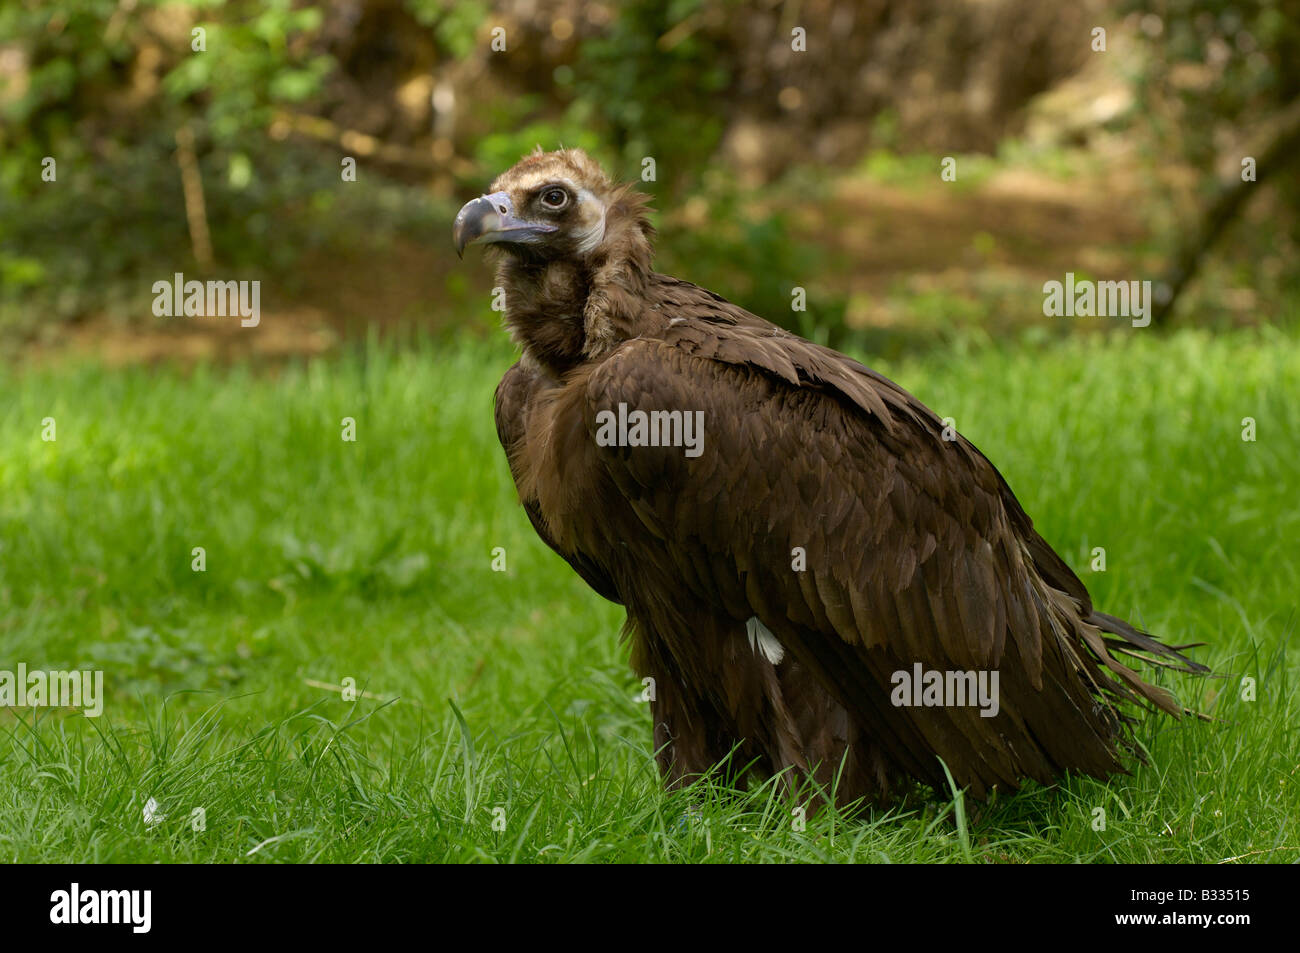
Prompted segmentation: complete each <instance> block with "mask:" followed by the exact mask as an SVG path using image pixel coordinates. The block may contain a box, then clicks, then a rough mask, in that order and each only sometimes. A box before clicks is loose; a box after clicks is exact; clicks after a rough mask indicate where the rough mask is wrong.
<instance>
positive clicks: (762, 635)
mask: <svg viewBox="0 0 1300 953" xmlns="http://www.w3.org/2000/svg"><path fill="white" fill-rule="evenodd" d="M745 633H746V634H747V635H748V636H749V647H750V648H751V649H753V650H754V651H755V652H756V653H758V654H760V655H762V656H763V658H765V659H767V660H768V661H769V662H771V663H772V664H773V665H780V664H781V659H783V658H785V646H783V645H782V644H781V643H780V642H779V641H777V638H776V636H775V635H773V634H772V630H771V629H769V628H768V627H767V626H765V625H764V624H763V623H762V622H760V621H759V620H758V616H756V615H755V616H750V617H749V621H748V622H746V623H745Z"/></svg>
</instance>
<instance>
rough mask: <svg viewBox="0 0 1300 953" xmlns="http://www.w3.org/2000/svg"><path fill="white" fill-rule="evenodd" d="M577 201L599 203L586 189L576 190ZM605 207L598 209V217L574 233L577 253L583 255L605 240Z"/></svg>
mask: <svg viewBox="0 0 1300 953" xmlns="http://www.w3.org/2000/svg"><path fill="white" fill-rule="evenodd" d="M578 201H579V203H591V204H594V205H600V199H598V198H596V196H594V195H592V194H591V193H590V192H588V191H587V190H586V189H579V190H578ZM605 211H606V210H605V209H604V208H603V207H602V208H601V210H600V218H599V219H597V220H596V221H594V222H592V223H591V224H590V225H588V226H587V227H586V228H585V229H582V230H581V231H579V232H577V233H576V237H577V239H578V254H580V255H585V254H586V253H587V252H589V251H591V250H592V249H593V248H595V247H596V246H597V245H599V244H600V243H601V242H602V241H604V240H605Z"/></svg>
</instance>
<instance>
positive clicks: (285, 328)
mask: <svg viewBox="0 0 1300 953" xmlns="http://www.w3.org/2000/svg"><path fill="white" fill-rule="evenodd" d="M1098 28H1100V30H1102V31H1104V36H1099V34H1098V32H1097V31H1098ZM796 29H802V30H803V31H804V35H805V42H806V51H796V50H794V49H792V45H797V43H792V36H793V35H794V31H796ZM494 40H495V41H496V42H495V43H494ZM1103 45H1104V49H1101V48H1100V47H1101V46H1103ZM494 46H496V47H497V48H496V49H494ZM500 47H504V49H501V48H500ZM537 144H541V145H542V146H544V147H546V148H554V147H556V146H558V145H560V144H563V145H566V146H581V147H583V148H585V149H587V150H589V151H590V152H592V153H593V154H595V155H596V156H598V157H599V158H600V160H601V161H602V162H604V163H605V164H606V166H607V168H609V169H610V170H611V171H612V172H613V173H614V174H615V175H616V176H617V177H619V178H623V179H636V178H641V177H642V172H643V170H644V169H645V168H646V166H645V160H646V159H647V158H650V159H653V160H654V168H653V176H654V177H653V181H646V182H644V183H643V187H644V188H645V189H646V190H647V191H649V192H651V193H652V194H653V195H654V197H655V200H656V207H657V210H658V211H657V214H656V224H657V225H658V226H659V228H660V230H661V235H662V237H661V240H660V243H659V268H660V270H662V271H666V272H669V273H672V274H676V275H678V276H680V277H685V278H688V279H690V280H692V281H695V282H696V283H699V284H702V285H705V286H707V287H710V288H712V289H713V290H716V291H718V292H719V293H721V294H723V295H725V296H727V297H729V298H731V299H733V300H735V301H737V302H738V303H740V304H742V305H744V306H746V307H748V308H749V309H751V310H753V311H756V312H758V313H759V314H762V315H764V316H765V317H768V318H770V319H772V320H775V321H778V322H780V323H783V324H786V325H788V326H790V327H792V328H794V329H795V330H798V331H800V332H802V333H804V334H806V335H810V336H813V337H816V338H818V339H820V340H823V341H827V342H829V343H831V344H833V345H837V346H859V347H861V348H863V349H865V350H867V351H868V352H871V353H877V354H881V355H882V356H887V355H889V354H892V353H895V352H897V351H900V350H903V349H907V348H912V347H929V346H931V345H934V344H936V343H943V342H945V341H946V340H948V338H949V337H950V336H951V335H952V334H953V333H954V332H961V331H962V330H971V329H977V330H978V329H984V330H987V331H988V333H990V334H993V335H1006V334H1016V333H1021V332H1024V333H1029V334H1033V335H1042V334H1059V333H1067V332H1075V331H1084V332H1095V331H1098V330H1114V329H1115V328H1116V327H1122V326H1124V324H1125V322H1122V321H1120V322H1116V321H1113V320H1112V321H1107V320H1105V319H1078V318H1059V319H1052V318H1046V317H1044V316H1043V314H1042V301H1043V295H1042V284H1043V282H1044V281H1047V280H1053V279H1055V280H1062V279H1063V277H1064V273H1065V272H1066V271H1073V272H1074V273H1075V274H1076V276H1077V277H1090V278H1095V279H1126V280H1132V279H1151V280H1153V281H1155V282H1157V283H1158V293H1159V294H1160V299H1161V302H1162V305H1163V306H1162V308H1161V309H1160V313H1159V314H1157V316H1156V317H1157V320H1156V324H1157V325H1160V324H1171V323H1184V324H1185V323H1192V324H1199V325H1208V326H1211V327H1225V326H1229V325H1241V324H1257V323H1274V324H1276V323H1283V322H1288V321H1289V320H1290V319H1291V318H1292V317H1293V316H1294V314H1295V311H1296V308H1295V301H1296V300H1297V297H1296V296H1297V291H1298V285H1300V269H1297V268H1296V264H1297V254H1298V247H1297V237H1298V235H1300V230H1298V229H1297V224H1298V221H1300V219H1298V217H1297V210H1298V208H1300V205H1298V203H1300V179H1298V178H1297V175H1296V170H1297V166H1298V158H1300V3H1296V2H1291V0H1286V2H1277V3H1274V2H1241V0H1238V2H1219V0H1164V2H1149V3H1142V2H1134V0H978V2H973V0H972V2H952V0H864V2H858V3H842V2H839V3H837V2H829V0H811V2H802V3H773V2H764V0H752V2H701V0H674V2H669V3H662V2H648V0H634V2H629V3H601V2H575V0H500V2H494V3H493V2H482V0H455V2H438V0H336V2H327V3H317V4H306V3H300V2H293V0H271V2H243V0H232V2H226V3H220V2H199V3H156V2H153V0H13V2H9V3H6V4H4V6H3V9H2V10H0V202H3V206H2V207H0V346H3V347H4V349H5V350H6V351H8V352H10V353H13V352H15V351H16V352H18V353H21V354H24V355H31V354H44V353H48V352H49V351H51V350H53V351H55V352H62V351H66V350H69V349H70V350H73V351H77V350H82V351H85V350H89V351H93V352H94V353H96V354H99V355H102V356H105V357H107V358H108V359H109V360H113V361H118V360H120V361H141V360H143V361H151V360H155V359H157V358H163V357H179V358H182V359H189V358H195V357H210V356H216V357H218V358H224V357H228V356H241V355H286V354H314V353H321V352H325V351H329V350H331V349H334V348H337V347H339V346H340V345H341V344H343V343H344V342H346V341H347V340H348V339H349V338H351V337H354V336H356V335H358V334H365V333H367V332H368V331H370V330H372V329H376V328H377V329H379V330H380V331H381V332H382V333H384V334H388V335H402V334H405V333H408V332H409V331H410V330H411V329H418V330H419V333H426V332H433V333H437V334H441V333H444V332H446V333H460V332H462V331H464V332H467V333H474V334H483V333H490V332H491V330H492V329H493V328H494V327H495V326H496V319H497V318H498V317H499V316H498V315H495V314H493V313H492V312H491V311H490V310H489V308H488V302H489V298H488V292H489V289H490V284H491V282H490V280H489V275H488V273H487V271H486V269H485V268H484V266H483V265H482V263H481V261H480V258H481V256H478V255H472V256H470V261H469V262H468V263H467V266H461V265H459V264H458V263H457V261H456V258H455V256H454V254H453V253H452V249H451V244H450V240H449V237H448V234H449V228H450V222H451V218H452V216H453V215H454V213H455V210H456V208H457V207H458V206H459V205H460V204H461V203H462V202H463V201H464V200H466V199H467V198H469V197H471V196H474V195H477V194H479V193H480V192H482V191H483V190H484V189H485V188H486V186H487V184H488V183H489V182H490V181H491V179H492V178H493V177H494V176H495V175H496V174H497V173H498V172H500V171H502V170H503V169H504V168H506V167H508V166H509V165H511V164H512V163H513V162H515V161H516V160H517V159H518V158H519V157H520V156H521V155H522V154H523V153H524V152H526V151H528V150H530V149H532V148H533V146H535V145H537ZM1247 156H1250V157H1253V158H1255V159H1256V160H1257V170H1256V172H1255V181H1253V182H1243V181H1242V174H1241V173H1242V160H1243V157H1247ZM46 157H50V158H53V159H54V160H55V163H56V177H55V179H54V181H48V180H47V177H46V176H43V170H45V165H43V162H44V160H45V159H46ZM945 157H949V158H952V159H955V160H956V162H955V166H954V167H953V168H955V172H956V178H955V181H944V180H943V179H941V175H940V173H941V168H942V162H943V160H944V158H945ZM348 158H351V159H354V160H355V165H356V171H355V181H346V180H345V177H344V175H343V174H342V169H343V166H344V162H345V160H346V159H348ZM176 271H182V272H184V273H185V276H186V278H187V279H188V278H199V279H203V278H209V277H211V278H220V279H225V280H228V279H232V278H239V279H252V278H257V279H260V280H261V281H262V282H263V287H262V299H261V306H262V311H263V319H262V322H261V326H260V327H259V328H258V329H257V330H256V332H249V331H247V330H244V329H241V328H239V326H238V322H231V321H229V320H225V319H210V318H199V319H195V318H189V319H175V318H156V317H154V316H153V314H152V311H151V307H150V306H151V302H152V293H151V291H150V288H151V286H152V283H153V282H154V281H156V280H158V279H160V278H168V277H169V276H170V275H171V274H173V273H174V272H176ZM796 285H798V286H802V287H805V288H807V289H808V295H809V299H808V300H809V306H808V310H807V311H806V312H802V313H800V312H792V310H791V307H790V301H791V298H790V293H791V288H792V287H794V286H796Z"/></svg>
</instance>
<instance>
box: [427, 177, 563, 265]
mask: <svg viewBox="0 0 1300 953" xmlns="http://www.w3.org/2000/svg"><path fill="white" fill-rule="evenodd" d="M557 227H558V226H555V225H548V224H545V223H543V222H525V221H522V220H520V219H517V218H515V209H514V205H513V204H512V203H511V201H510V196H509V195H507V194H506V193H505V192H493V193H492V194H491V195H483V196H480V197H479V198H476V199H474V201H472V202H466V203H465V205H464V206H463V207H462V208H461V210H460V211H459V212H458V213H457V214H456V223H455V224H454V225H453V226H452V227H451V240H452V242H453V243H454V244H455V245H456V254H457V255H458V256H463V255H464V253H465V246H466V245H470V244H473V243H474V242H480V241H481V242H535V241H539V240H540V239H541V236H543V235H545V234H547V233H548V232H553V231H555V230H556V228H557Z"/></svg>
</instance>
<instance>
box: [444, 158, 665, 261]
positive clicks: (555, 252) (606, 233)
mask: <svg viewBox="0 0 1300 953" xmlns="http://www.w3.org/2000/svg"><path fill="white" fill-rule="evenodd" d="M645 204H646V199H645V197H644V196H642V195H639V194H638V193H636V192H633V191H632V190H631V188H630V187H629V186H618V185H614V184H613V183H612V182H611V181H610V179H609V177H608V176H607V175H605V173H604V171H603V170H602V169H601V168H600V166H599V165H598V164H597V163H596V162H595V161H594V160H593V159H592V158H591V157H589V156H588V155H587V154H586V153H585V152H583V151H581V150H580V149H562V150H560V151H558V152H542V151H541V149H540V148H539V149H538V150H537V151H536V152H534V153H533V154H531V155H528V156H525V157H524V158H523V159H522V160H520V161H519V162H518V163H516V164H515V165H514V166H512V167H511V168H510V169H508V170H507V171H505V172H503V173H502V174H501V175H499V176H498V177H497V179H496V181H495V182H493V183H492V186H491V188H490V190H489V192H488V194H487V195H483V196H481V197H479V198H476V199H474V200H473V201H472V202H468V203H466V205H465V206H464V207H463V208H462V209H461V210H460V213H459V214H458V215H457V216H456V222H455V225H454V226H453V227H452V241H453V242H455V245H456V252H457V254H463V253H464V251H465V246H467V245H472V244H476V243H477V244H488V243H491V244H493V245H496V246H498V247H499V249H500V250H501V251H503V252H504V253H505V254H506V255H507V256H510V257H513V258H518V259H523V260H526V261H556V260H560V259H569V260H574V261H594V260H595V259H598V258H605V257H608V255H609V253H610V252H611V250H612V248H613V246H614V245H615V244H616V243H617V241H618V239H619V238H626V237H631V238H635V237H637V236H640V237H642V238H643V239H644V237H645V236H646V233H647V232H648V228H649V226H648V225H647V224H646V222H645V217H644V208H645ZM627 232H635V233H636V234H634V235H630V236H629V235H627V234H625V233H627Z"/></svg>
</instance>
